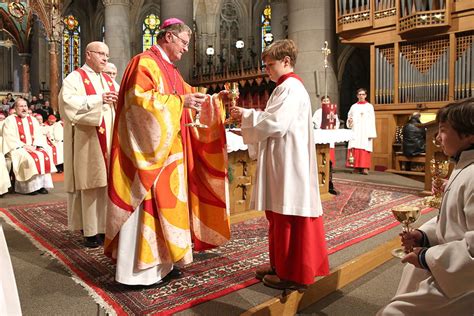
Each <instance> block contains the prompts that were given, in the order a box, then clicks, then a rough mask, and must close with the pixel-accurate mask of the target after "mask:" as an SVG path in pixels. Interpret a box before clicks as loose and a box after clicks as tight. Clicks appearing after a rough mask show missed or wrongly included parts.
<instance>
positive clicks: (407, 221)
mask: <svg viewBox="0 0 474 316" xmlns="http://www.w3.org/2000/svg"><path fill="white" fill-rule="evenodd" d="M392 214H393V216H394V217H395V219H396V220H397V221H399V222H400V223H402V225H403V232H404V233H409V232H411V231H412V230H413V228H412V227H411V226H410V225H411V224H413V223H414V222H416V221H417V220H418V218H420V214H421V210H420V208H419V207H417V206H409V205H401V206H396V207H394V208H392ZM412 250H413V249H407V251H408V252H411V251H412ZM405 254H406V253H405V249H404V248H403V247H400V248H396V249H393V250H392V255H393V256H394V257H397V258H400V259H401V258H403V257H404V256H405Z"/></svg>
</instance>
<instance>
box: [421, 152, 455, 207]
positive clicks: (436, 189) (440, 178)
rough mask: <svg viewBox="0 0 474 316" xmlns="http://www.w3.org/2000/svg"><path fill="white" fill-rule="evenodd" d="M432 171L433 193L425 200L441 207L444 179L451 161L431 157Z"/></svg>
mask: <svg viewBox="0 0 474 316" xmlns="http://www.w3.org/2000/svg"><path fill="white" fill-rule="evenodd" d="M430 171H431V177H432V179H433V181H432V182H431V185H432V190H431V191H432V192H433V195H432V196H428V197H426V198H425V201H424V202H425V204H426V205H428V206H430V207H434V208H437V209H439V208H440V207H441V201H442V199H443V185H444V179H446V177H447V176H448V174H449V162H448V161H446V160H438V159H431V160H430Z"/></svg>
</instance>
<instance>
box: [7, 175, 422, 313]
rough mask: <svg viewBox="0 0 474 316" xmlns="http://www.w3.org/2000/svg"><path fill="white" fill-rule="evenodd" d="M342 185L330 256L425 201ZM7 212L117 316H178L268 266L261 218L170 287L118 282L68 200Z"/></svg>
mask: <svg viewBox="0 0 474 316" xmlns="http://www.w3.org/2000/svg"><path fill="white" fill-rule="evenodd" d="M335 186H336V188H337V189H338V190H339V191H340V192H341V193H340V195H338V196H337V197H336V198H334V199H332V200H331V201H327V202H324V203H323V207H324V212H325V214H324V218H325V229H326V238H327V242H328V249H329V253H334V252H336V251H338V250H340V249H343V248H345V247H347V246H349V245H352V244H354V243H356V242H359V241H361V240H364V239H367V238H370V237H372V236H374V235H376V234H378V233H380V232H383V231H386V230H388V229H390V228H391V227H394V226H396V225H399V223H398V222H396V221H395V220H394V219H393V217H392V215H391V213H390V212H389V210H390V209H391V208H392V207H393V206H395V205H401V204H418V203H420V201H421V198H419V197H417V196H415V195H413V194H412V193H413V190H410V189H407V188H400V187H393V186H385V185H379V184H377V185H375V184H368V183H362V182H355V181H348V180H336V182H335ZM425 211H427V210H425ZM0 215H2V216H4V217H5V218H7V219H8V220H9V222H10V223H13V224H14V225H15V226H16V227H17V228H19V230H20V231H22V232H24V233H25V234H26V235H27V236H28V237H29V238H31V239H34V240H35V241H36V242H35V244H37V245H38V244H39V247H40V248H43V249H46V250H47V251H48V252H49V253H50V254H51V255H53V256H54V257H56V258H57V259H58V260H59V261H60V262H62V263H63V264H64V265H65V266H66V267H67V268H68V269H69V270H70V271H71V273H72V275H73V278H75V280H76V281H77V282H79V283H80V284H82V285H83V286H84V287H85V288H86V289H87V290H88V291H89V292H90V293H91V295H92V296H93V297H94V298H95V299H96V300H97V301H98V302H99V303H100V304H101V305H102V306H103V307H104V308H105V309H106V310H107V311H108V312H109V313H111V314H119V315H148V314H151V315H156V314H160V315H162V314H171V313H175V312H177V311H180V310H184V309H186V308H189V307H191V306H194V305H197V304H199V303H202V302H205V301H209V300H211V299H214V298H217V297H220V296H223V295H225V294H228V293H230V292H232V291H236V290H239V289H242V288H244V287H246V286H249V285H252V284H255V283H257V282H258V281H257V280H256V279H255V278H254V270H255V268H257V267H259V266H261V265H263V264H266V263H267V262H268V256H267V238H266V232H267V222H266V220H265V218H264V217H260V218H256V219H252V220H248V221H245V222H242V223H237V224H234V225H232V240H231V242H229V243H228V244H226V245H225V246H223V247H220V248H218V249H214V250H211V251H206V252H203V253H195V261H194V262H193V263H192V264H190V265H188V266H186V267H185V268H182V272H183V276H182V277H181V278H179V279H177V280H173V281H172V282H170V283H169V284H168V285H167V286H165V287H162V288H158V289H153V288H148V289H147V288H143V287H140V288H139V287H134V288H131V287H127V286H124V285H120V284H117V283H116V282H114V266H113V264H112V262H111V261H110V260H109V259H108V258H107V257H105V256H104V255H103V254H102V251H101V249H87V248H84V247H83V246H82V237H81V236H80V234H78V233H76V232H70V231H68V230H67V214H66V204H65V203H51V204H45V205H29V206H24V205H23V206H18V207H10V208H8V209H1V208H0Z"/></svg>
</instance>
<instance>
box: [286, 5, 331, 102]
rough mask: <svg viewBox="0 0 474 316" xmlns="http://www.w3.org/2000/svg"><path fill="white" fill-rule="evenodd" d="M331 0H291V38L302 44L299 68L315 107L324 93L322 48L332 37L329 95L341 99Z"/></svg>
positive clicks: (328, 74) (289, 20) (328, 83)
mask: <svg viewBox="0 0 474 316" xmlns="http://www.w3.org/2000/svg"><path fill="white" fill-rule="evenodd" d="M331 5H334V3H332V2H331V1H312V0H291V1H288V38H290V39H292V40H294V41H295V43H296V45H297V46H298V51H299V54H298V61H297V63H296V68H295V72H296V73H297V74H298V75H299V76H300V77H301V78H302V79H303V82H304V85H305V87H306V89H307V90H308V93H309V95H310V97H311V103H312V106H313V110H315V109H316V108H319V107H320V105H321V102H320V101H319V98H320V97H321V96H322V95H323V94H324V90H325V88H324V87H325V82H324V56H323V54H322V50H321V48H322V47H323V45H324V41H328V43H329V49H331V51H332V54H331V55H329V57H328V65H329V67H328V68H327V81H328V82H327V87H328V95H329V97H330V98H331V100H332V101H333V102H334V103H339V92H338V86H337V77H336V72H335V69H336V68H335V58H334V53H335V50H336V49H335V38H334V34H335V30H334V13H333V12H332V11H331Z"/></svg>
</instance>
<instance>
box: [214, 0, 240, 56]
mask: <svg viewBox="0 0 474 316" xmlns="http://www.w3.org/2000/svg"><path fill="white" fill-rule="evenodd" d="M220 20H221V21H220V54H219V59H220V61H221V64H224V63H225V62H226V61H227V62H230V61H232V60H235V56H236V54H237V52H236V48H235V42H236V41H237V40H238V39H239V38H240V36H239V32H240V31H239V14H238V9H237V6H236V5H235V3H234V1H230V0H227V1H226V2H225V3H224V4H223V6H222V10H221V15H220Z"/></svg>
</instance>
